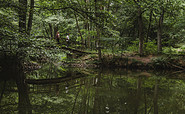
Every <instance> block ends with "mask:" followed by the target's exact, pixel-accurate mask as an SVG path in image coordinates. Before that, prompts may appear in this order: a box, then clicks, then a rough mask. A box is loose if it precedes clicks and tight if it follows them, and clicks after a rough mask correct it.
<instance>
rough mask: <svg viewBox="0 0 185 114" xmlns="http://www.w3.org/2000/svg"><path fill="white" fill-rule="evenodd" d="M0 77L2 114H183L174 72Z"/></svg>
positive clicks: (47, 72)
mask: <svg viewBox="0 0 185 114" xmlns="http://www.w3.org/2000/svg"><path fill="white" fill-rule="evenodd" d="M48 68H49V69H48ZM51 68H52V69H55V70H51ZM170 74H171V76H170ZM0 75H1V78H2V79H1V81H0V85H1V88H0V92H1V93H0V95H1V96H0V104H1V105H0V112H2V113H20V114H25V113H28V114H29V113H30V114H31V113H52V114H53V113H57V114H58V113H59V114H60V113H62V114H112V113H115V114H167V113H174V114H180V113H184V112H185V108H184V105H185V100H184V98H185V94H184V93H185V81H184V78H182V77H183V76H184V74H178V75H177V73H176V72H175V73H172V72H164V71H162V72H154V71H129V70H125V69H71V68H66V69H62V68H58V69H56V68H55V67H53V66H52V67H51V66H50V67H48V66H46V67H43V68H42V69H40V70H36V71H33V72H31V73H27V74H25V73H23V72H16V71H14V72H10V71H6V73H5V72H1V74H0ZM3 77H4V78H3Z"/></svg>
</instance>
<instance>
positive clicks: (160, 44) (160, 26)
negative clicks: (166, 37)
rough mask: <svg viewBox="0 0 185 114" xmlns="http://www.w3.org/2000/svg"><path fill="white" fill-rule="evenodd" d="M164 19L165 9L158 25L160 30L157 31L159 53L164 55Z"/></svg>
mask: <svg viewBox="0 0 185 114" xmlns="http://www.w3.org/2000/svg"><path fill="white" fill-rule="evenodd" d="M163 18H164V8H163V9H162V13H161V16H160V18H159V23H158V29H157V51H158V53H159V54H160V53H162V43H161V39H162V24H163Z"/></svg>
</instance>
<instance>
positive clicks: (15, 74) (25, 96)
mask: <svg viewBox="0 0 185 114" xmlns="http://www.w3.org/2000/svg"><path fill="white" fill-rule="evenodd" d="M0 76H1V77H0V78H1V79H0V80H1V81H0V84H1V86H0V87H1V88H0V90H1V91H0V92H1V96H0V110H1V111H0V112H2V113H15V112H17V113H19V114H25V113H26V114H32V109H31V104H30V100H29V93H28V86H27V84H26V83H25V79H26V76H25V74H24V72H19V69H17V68H16V67H11V68H10V67H9V68H6V69H3V70H1V72H0ZM15 88H16V89H15ZM11 92H16V93H18V95H16V94H12V95H13V96H11ZM6 95H8V97H11V98H14V99H9V98H6V97H7V96H6ZM3 99H5V100H7V101H6V102H4V100H3ZM12 106H13V110H12V109H11V110H8V108H7V109H6V107H9V108H10V107H12ZM3 109H6V110H3Z"/></svg>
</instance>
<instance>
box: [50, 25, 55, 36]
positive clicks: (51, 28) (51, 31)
mask: <svg viewBox="0 0 185 114" xmlns="http://www.w3.org/2000/svg"><path fill="white" fill-rule="evenodd" d="M49 30H50V36H51V38H54V37H53V27H52V24H51V23H49Z"/></svg>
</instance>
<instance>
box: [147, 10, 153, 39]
mask: <svg viewBox="0 0 185 114" xmlns="http://www.w3.org/2000/svg"><path fill="white" fill-rule="evenodd" d="M152 15H153V10H151V11H150V18H149V24H148V30H147V36H146V42H148V37H149V34H150V28H151V23H152Z"/></svg>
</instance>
